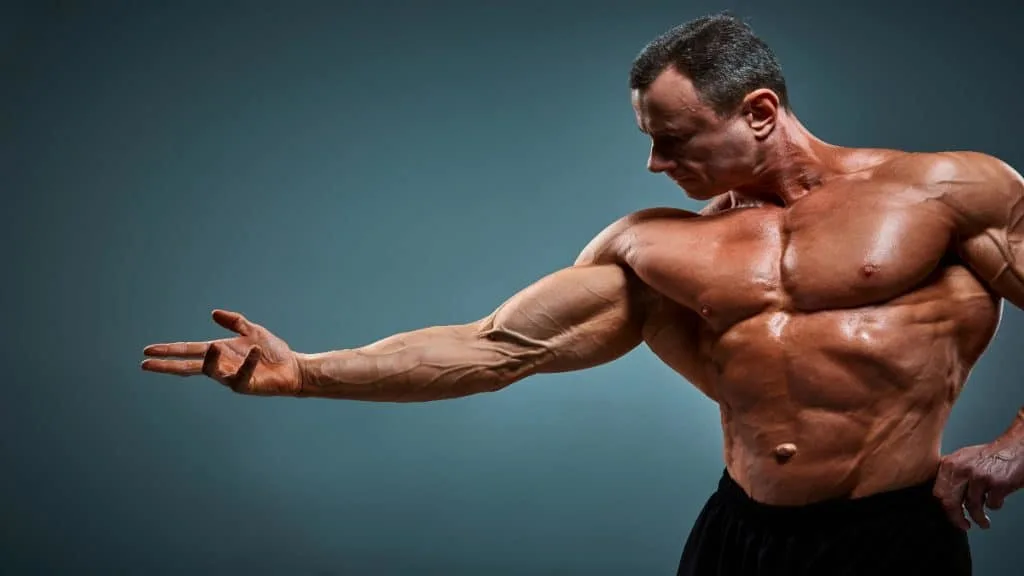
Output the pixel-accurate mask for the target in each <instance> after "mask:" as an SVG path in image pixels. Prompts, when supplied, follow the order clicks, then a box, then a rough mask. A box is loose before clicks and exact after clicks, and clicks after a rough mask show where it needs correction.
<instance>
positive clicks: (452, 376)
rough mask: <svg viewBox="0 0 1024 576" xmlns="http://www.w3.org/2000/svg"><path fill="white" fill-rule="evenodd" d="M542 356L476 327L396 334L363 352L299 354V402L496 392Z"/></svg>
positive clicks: (538, 348)
mask: <svg viewBox="0 0 1024 576" xmlns="http://www.w3.org/2000/svg"><path fill="white" fill-rule="evenodd" d="M545 354H546V349H545V348H544V347H543V346H542V345H540V344H538V343H531V342H530V341H528V340H526V339H524V338H517V337H513V336H511V335H509V334H507V333H502V332H499V331H487V330H486V329H485V327H483V326H481V325H480V324H477V323H474V324H465V325H455V326H436V327H431V328H424V329H421V330H415V331H412V332H406V333H402V334H396V335H394V336H390V337H388V338H385V339H383V340H381V341H379V342H376V343H374V344H371V345H369V346H364V347H361V348H355V349H347V350H336V351H332V352H323V353H319V354H300V355H299V363H300V367H301V373H302V388H301V392H300V394H299V395H300V396H308V397H318V398H341V399H350V400H365V401H373V402H426V401H431V400H442V399H446V398H457V397H460V396H469V395H471V394H478V393H481V392H490V391H495V390H499V389H501V388H504V387H505V386H508V385H509V384H512V383H513V382H515V381H517V380H520V379H522V378H524V377H525V376H527V375H528V374H530V372H531V369H532V368H533V367H535V366H536V365H537V364H538V363H539V362H540V361H541V359H543V358H544V356H545Z"/></svg>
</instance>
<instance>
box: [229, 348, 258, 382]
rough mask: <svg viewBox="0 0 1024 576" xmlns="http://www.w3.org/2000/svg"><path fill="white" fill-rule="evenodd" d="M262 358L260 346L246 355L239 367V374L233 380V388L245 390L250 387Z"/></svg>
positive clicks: (251, 349)
mask: <svg viewBox="0 0 1024 576" xmlns="http://www.w3.org/2000/svg"><path fill="white" fill-rule="evenodd" d="M262 356H263V351H262V350H260V347H259V346H253V347H252V348H250V349H249V353H248V354H246V355H245V360H243V361H242V365H241V366H239V367H238V372H236V373H235V375H234V376H233V377H232V378H231V384H232V388H236V389H237V388H245V387H247V386H248V385H249V382H250V381H251V380H252V375H253V373H254V372H255V371H256V366H257V365H258V364H259V363H260V358H261V357H262Z"/></svg>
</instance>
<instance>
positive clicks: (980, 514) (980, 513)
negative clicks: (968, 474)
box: [964, 478, 990, 528]
mask: <svg viewBox="0 0 1024 576" xmlns="http://www.w3.org/2000/svg"><path fill="white" fill-rule="evenodd" d="M987 488H988V483H987V482H985V481H984V480H982V479H980V478H975V479H974V480H971V481H970V482H968V483H967V496H966V498H965V499H964V508H966V509H967V513H968V514H970V515H971V519H972V520H974V523H975V524H977V525H978V526H981V527H982V528H988V527H989V526H990V523H989V518H988V516H987V515H985V508H984V506H985V493H986V492H987V491H988V490H987Z"/></svg>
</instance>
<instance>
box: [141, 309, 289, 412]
mask: <svg viewBox="0 0 1024 576" xmlns="http://www.w3.org/2000/svg"><path fill="white" fill-rule="evenodd" d="M213 320H214V321H215V322H216V323H217V324H220V325H221V326H223V327H224V328H227V329H228V330H231V331H233V332H235V333H237V334H238V336H235V337H234V338H225V339H221V340H212V341H209V342H175V343H169V344H152V345H150V346H146V348H145V349H144V350H143V354H145V355H146V356H151V357H155V358H149V359H146V360H144V361H143V362H142V369H143V370H147V371H149V372H160V373H163V374H174V375H176V376H198V375H200V374H205V375H206V376H209V377H210V378H213V379H214V380H216V381H217V382H220V383H221V384H223V385H225V386H227V387H228V388H230V389H231V390H234V391H235V392H238V393H240V394H253V395H261V396H297V395H298V394H299V392H300V391H301V388H302V378H301V372H300V370H299V361H298V356H297V355H296V354H295V353H294V352H292V351H291V349H290V348H288V344H286V343H285V342H284V340H281V339H280V338H278V337H277V336H275V335H273V334H272V333H271V332H270V331H269V330H267V329H266V328H264V327H262V326H260V325H258V324H254V323H252V322H250V321H248V320H246V319H245V317H244V316H242V315H241V314H238V313H236V312H228V311H226V310H214V311H213ZM173 357H177V358H179V359H169V358H173Z"/></svg>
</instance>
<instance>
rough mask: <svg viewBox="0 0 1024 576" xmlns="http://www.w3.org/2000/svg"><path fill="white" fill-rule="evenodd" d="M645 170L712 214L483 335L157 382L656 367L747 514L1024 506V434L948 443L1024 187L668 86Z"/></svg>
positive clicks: (248, 330) (1006, 291)
mask: <svg viewBox="0 0 1024 576" xmlns="http://www.w3.org/2000/svg"><path fill="white" fill-rule="evenodd" d="M632 101H633V107H634V111H635V112H636V117H637V124H638V126H639V128H640V129H641V130H642V131H643V132H644V133H646V134H648V135H649V136H650V138H651V154H650V159H649V161H648V168H649V169H650V170H651V171H652V172H656V173H663V174H665V175H667V176H668V177H670V178H671V179H672V180H673V181H675V182H676V183H678V184H679V185H680V187H682V188H683V189H684V190H685V191H686V193H687V194H688V195H689V196H690V197H692V198H695V199H699V200H708V201H709V202H708V204H707V206H706V207H705V209H704V210H702V212H701V213H699V214H697V213H692V212H688V211H683V210H677V209H674V208H652V209H648V210H643V211H640V212H637V213H634V214H630V215H628V216H626V217H623V218H622V219H621V220H619V221H617V222H615V223H613V224H611V225H610V226H608V227H607V228H606V229H605V230H603V231H602V232H600V233H599V234H598V235H597V236H596V237H595V238H594V239H593V240H592V241H591V242H590V244H588V245H587V246H586V247H585V248H584V249H583V251H582V253H581V254H580V255H579V257H578V258H577V260H576V262H575V263H574V265H572V266H569V267H567V268H565V269H563V270H560V271H557V272H554V273H552V274H550V275H548V276H546V277H544V278H542V279H540V280H539V281H537V282H536V283H534V284H532V285H531V286H528V287H527V288H525V289H524V290H522V291H520V292H519V293H517V294H515V295H514V296H512V297H511V298H510V299H509V300H507V301H506V302H504V303H503V304H502V305H500V306H499V307H498V308H497V309H496V310H495V311H494V312H493V313H492V314H489V315H488V316H486V317H485V318H482V319H479V320H477V321H473V322H469V323H466V324H456V325H450V326H434V327H428V328H424V329H421V330H414V331H410V332H406V333H402V334H396V335H394V336H390V337H388V338H385V339H383V340H380V341H378V342H374V343H372V344H369V345H367V346H363V347H360V348H354V349H344V350H334V351H330V352H323V353H316V354H304V353H298V352H294V351H292V350H291V349H290V348H289V347H288V345H287V344H286V343H285V342H284V341H283V340H282V339H280V338H279V337H277V336H275V335H274V334H273V333H271V332H270V331H269V330H267V329H266V328H264V327H262V326H260V325H258V324H256V323H254V322H252V321H250V320H248V319H247V318H245V317H243V316H242V315H241V314H238V313H237V312H231V311H225V310H217V311H214V313H213V319H214V320H215V321H216V322H217V323H218V324H219V325H221V326H223V327H224V328H227V329H228V330H231V331H232V332H233V333H234V335H233V336H231V337H230V338H224V339H220V340H214V341H208V342H178V343H166V344H153V345H150V346H147V347H146V348H145V350H144V353H145V355H146V356H148V358H147V359H146V360H145V361H144V362H143V363H142V368H143V369H144V370H147V371H151V372H159V373H165V374H175V375H179V376H193V375H206V376H207V377H210V378H212V379H213V380H215V381H217V382H219V383H221V384H223V385H225V386H226V387H228V388H230V389H231V390H233V391H235V392H237V393H240V394H249V395H264V396H304V397H319V398H341V399H350V400H364V401H380V402H417V401H431V400H439V399H443V398H454V397H461V396H467V395H471V394H477V393H482V392H492V391H497V390H501V389H503V388H505V387H507V386H509V385H511V384H512V383H514V382H518V381H520V380H522V379H524V378H527V377H529V376H530V375H533V374H538V373H551V372H564V371H570V370H581V369H585V368H589V367H592V366H597V365H600V364H603V363H606V362H610V361H613V360H615V359H616V358H619V357H621V356H622V355H624V354H626V353H627V352H629V351H630V350H632V349H633V348H635V347H636V346H638V345H640V344H641V343H645V344H646V345H647V346H648V347H650V349H651V350H652V351H653V352H654V353H655V354H656V355H657V356H658V357H659V358H660V359H661V360H662V361H664V362H665V363H666V364H668V365H669V366H671V367H672V368H673V369H675V370H676V371H677V372H678V373H679V374H680V375H681V376H682V377H684V378H685V379H686V380H687V381H689V382H690V383H692V384H693V385H694V386H696V387H697V388H698V389H699V390H701V391H702V392H703V393H704V394H705V395H706V396H707V397H708V398H710V399H711V400H713V401H714V402H715V403H717V405H718V406H719V409H720V411H721V417H722V430H723V434H724V438H725V450H724V457H725V461H726V465H727V467H728V469H729V471H730V473H731V475H732V476H733V477H734V478H735V479H736V480H737V482H738V483H739V484H740V485H741V486H742V487H743V488H744V489H745V490H746V491H747V492H748V494H750V495H751V496H752V497H753V498H755V499H757V500H759V501H762V502H765V503H770V504H781V505H800V504H807V503H810V502H815V501H820V500H824V499H828V498H857V497H862V496H867V495H869V494H873V493H877V492H881V491H886V490H892V489H896V488H900V487H904V486H908V485H912V484H916V483H920V482H924V481H927V480H929V479H931V478H933V477H934V478H936V480H935V485H934V493H935V495H936V497H937V498H938V499H939V500H940V501H941V502H942V504H943V506H944V507H945V508H946V510H947V513H948V515H949V517H950V520H951V521H952V522H954V523H956V524H957V525H959V526H961V527H962V528H964V529H968V528H969V527H970V522H969V521H968V517H970V518H971V519H973V520H974V522H975V523H977V524H978V525H980V526H982V527H988V526H989V518H988V516H987V515H986V512H985V507H988V508H989V509H997V508H999V507H1000V506H1001V505H1002V503H1003V500H1004V499H1005V498H1006V496H1007V495H1009V494H1010V493H1011V492H1013V491H1015V490H1017V489H1019V488H1020V487H1021V486H1022V485H1024V410H1022V411H1020V412H1018V413H1017V416H1016V418H1013V422H1012V424H1011V425H1010V426H1009V428H1008V429H1007V430H1006V432H1005V433H1004V434H1003V435H1002V436H1000V437H999V438H997V439H995V440H993V441H992V442H991V443H989V444H985V445H979V446H971V447H967V448H964V449H961V450H958V451H956V452H954V453H952V454H949V455H947V456H945V457H943V456H942V455H941V453H940V439H941V434H942V429H943V427H944V425H945V423H946V421H947V418H948V416H949V413H950V410H951V409H952V406H953V404H954V403H955V401H956V399H957V397H958V396H959V394H960V392H961V390H962V388H963V386H964V384H965V382H966V381H967V378H968V376H969V374H970V372H971V369H972V368H973V366H974V365H975V363H976V362H977V360H978V358H979V357H980V356H981V354H982V353H983V351H984V350H985V348H986V347H987V346H988V344H989V342H990V341H991V339H992V337H993V335H994V334H995V330H996V327H997V324H998V322H999V317H1000V313H1001V305H1002V300H1003V299H1006V300H1009V301H1010V302H1011V303H1013V304H1014V305H1017V306H1022V305H1024V280H1022V279H1024V260H1022V259H1021V254H1020V246H1021V243H1020V240H1021V238H1022V234H1024V225H1022V220H1024V185H1022V180H1021V178H1020V176H1019V175H1018V174H1017V173H1016V172H1015V171H1013V170H1012V169H1011V168H1010V167H1008V166H1006V165H1005V164H1003V163H1002V162H1000V161H998V160H997V159H995V158H992V157H990V156H986V155H983V154H977V153H967V152H958V153H943V154H912V153H906V152H901V151H896V150H873V149H851V148H841V147H838V146H833V145H830V144H827V143H825V142H823V141H821V140H819V139H817V138H816V137H814V136H813V135H812V134H811V133H810V132H809V131H807V130H806V128H804V127H803V126H802V125H801V124H800V123H799V121H798V120H797V119H796V117H795V116H794V115H793V114H792V112H791V111H788V110H786V109H784V108H782V107H780V105H779V101H778V98H777V96H776V95H775V94H774V93H773V92H771V91H770V90H756V91H754V92H752V93H750V94H749V95H747V97H746V99H745V100H744V101H743V103H742V104H741V105H740V106H739V108H738V109H737V110H736V111H734V112H732V113H730V114H724V115H719V114H716V113H715V112H714V111H713V110H712V109H711V108H709V107H708V106H707V105H706V104H704V103H703V102H702V101H701V99H700V98H699V96H698V94H697V93H696V91H695V90H694V88H693V86H692V84H690V82H689V80H688V79H687V78H686V77H685V76H684V75H682V74H680V73H678V72H677V71H675V70H673V69H669V70H666V71H665V72H664V73H662V75H661V76H659V77H658V79H657V80H656V81H655V82H654V83H653V84H652V85H651V86H650V87H648V88H647V89H646V90H643V91H635V92H634V93H633V94H632Z"/></svg>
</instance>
